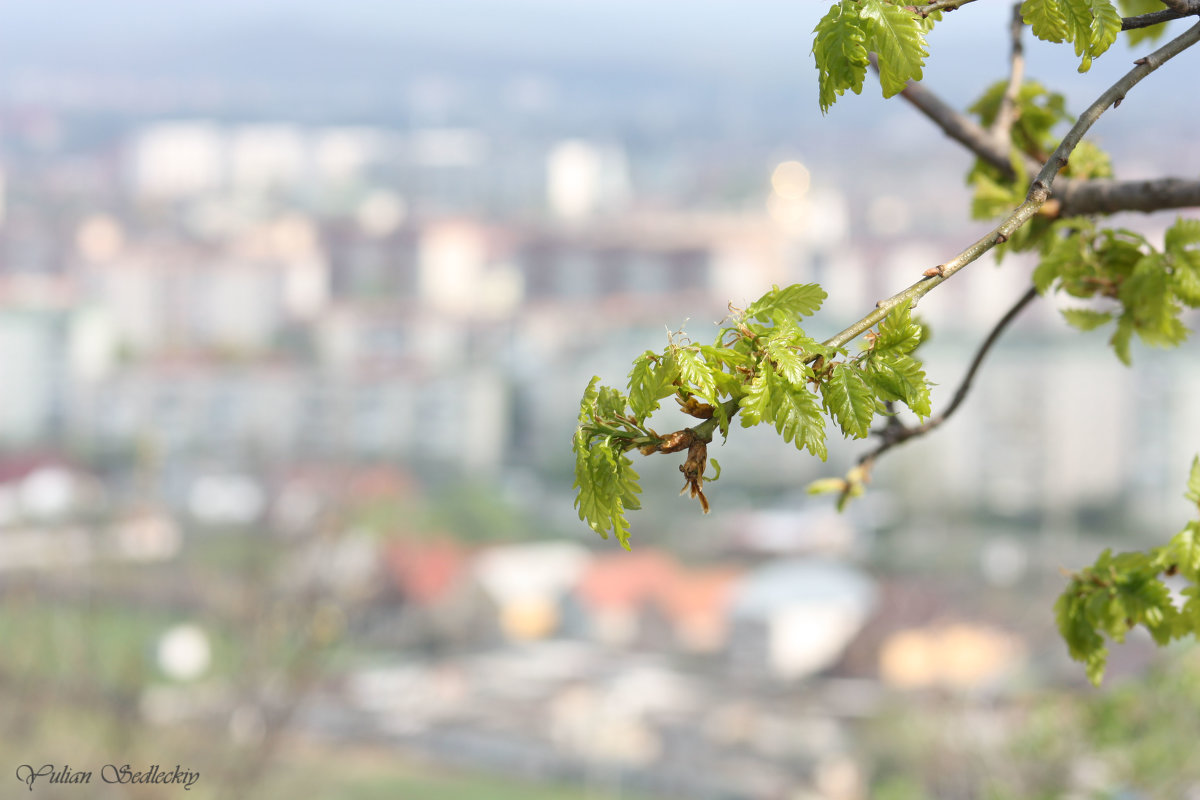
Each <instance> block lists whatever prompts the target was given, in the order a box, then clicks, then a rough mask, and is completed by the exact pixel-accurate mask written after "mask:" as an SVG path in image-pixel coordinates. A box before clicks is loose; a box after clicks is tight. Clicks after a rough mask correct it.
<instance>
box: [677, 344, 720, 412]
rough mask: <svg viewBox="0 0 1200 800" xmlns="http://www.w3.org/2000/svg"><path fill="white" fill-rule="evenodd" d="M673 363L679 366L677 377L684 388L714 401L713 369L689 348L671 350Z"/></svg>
mask: <svg viewBox="0 0 1200 800" xmlns="http://www.w3.org/2000/svg"><path fill="white" fill-rule="evenodd" d="M671 352H672V354H673V355H674V357H675V363H677V364H678V365H679V377H680V378H681V379H682V381H683V384H684V387H685V388H687V389H689V390H690V391H692V392H694V393H696V394H699V395H701V396H703V397H705V398H707V399H709V400H715V399H716V395H717V384H716V379H715V377H714V375H713V368H712V367H710V366H709V365H708V364H707V363H706V362H705V361H704V360H703V359H701V358H700V356H699V354H698V353H697V352H696V351H695V350H694V349H692V348H690V347H679V346H676V347H673V348H672V349H671Z"/></svg>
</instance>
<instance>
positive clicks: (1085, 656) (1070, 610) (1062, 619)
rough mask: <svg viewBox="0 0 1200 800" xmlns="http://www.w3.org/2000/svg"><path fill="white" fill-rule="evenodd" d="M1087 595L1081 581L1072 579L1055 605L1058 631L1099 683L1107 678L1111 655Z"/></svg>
mask: <svg viewBox="0 0 1200 800" xmlns="http://www.w3.org/2000/svg"><path fill="white" fill-rule="evenodd" d="M1087 606H1088V603H1087V595H1086V594H1085V592H1084V590H1083V588H1082V586H1081V585H1080V581H1079V580H1078V579H1075V580H1072V581H1071V583H1070V584H1069V585H1068V586H1067V588H1066V589H1065V590H1064V591H1063V593H1062V594H1061V595H1059V598H1058V601H1057V602H1056V603H1055V604H1054V611H1055V621H1056V622H1057V623H1058V632H1059V634H1060V635H1061V636H1062V638H1063V641H1064V642H1066V644H1067V652H1068V653H1070V655H1071V658H1073V659H1075V660H1076V661H1081V662H1083V663H1084V664H1085V665H1086V667H1087V676H1088V680H1090V681H1091V682H1092V683H1093V684H1096V685H1099V683H1100V680H1101V679H1102V678H1103V677H1104V665H1105V660H1106V658H1107V656H1108V651H1107V648H1105V646H1104V637H1103V636H1101V635H1100V634H1099V633H1097V632H1096V628H1095V625H1093V623H1092V621H1091V620H1090V619H1089V615H1088V613H1087Z"/></svg>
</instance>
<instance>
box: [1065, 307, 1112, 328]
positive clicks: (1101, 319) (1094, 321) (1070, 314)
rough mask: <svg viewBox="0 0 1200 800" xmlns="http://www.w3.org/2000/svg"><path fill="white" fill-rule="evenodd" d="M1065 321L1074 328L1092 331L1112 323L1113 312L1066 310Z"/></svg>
mask: <svg viewBox="0 0 1200 800" xmlns="http://www.w3.org/2000/svg"><path fill="white" fill-rule="evenodd" d="M1061 313H1062V315H1063V319H1065V320H1066V321H1067V323H1068V324H1069V325H1071V327H1073V328H1078V329H1079V330H1081V331H1090V330H1095V329H1096V328H1099V327H1100V326H1101V325H1104V324H1106V323H1108V322H1111V321H1112V318H1113V315H1112V312H1111V311H1093V310H1092V309H1090V308H1064V309H1062V311H1061Z"/></svg>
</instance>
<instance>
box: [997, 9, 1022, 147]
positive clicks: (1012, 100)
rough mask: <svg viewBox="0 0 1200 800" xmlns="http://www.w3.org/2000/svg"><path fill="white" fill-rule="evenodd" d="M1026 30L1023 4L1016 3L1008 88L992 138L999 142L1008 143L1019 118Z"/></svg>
mask: <svg viewBox="0 0 1200 800" xmlns="http://www.w3.org/2000/svg"><path fill="white" fill-rule="evenodd" d="M1024 29H1025V20H1024V18H1023V17H1022V16H1021V4H1020V3H1014V4H1013V9H1012V23H1011V26H1010V32H1011V34H1012V55H1011V57H1010V58H1009V64H1010V66H1009V70H1008V86H1006V87H1005V88H1004V97H1003V98H1001V100H1000V110H999V111H998V112H997V113H996V122H995V124H994V125H992V131H991V133H992V138H993V139H995V140H996V141H997V142H1003V143H1007V142H1008V141H1009V138H1010V134H1011V132H1012V126H1013V123H1014V122H1015V121H1016V118H1017V94H1018V93H1019V92H1020V91H1021V84H1022V83H1023V82H1024V81H1025V48H1024V46H1023V45H1022V44H1021V32H1022V31H1023V30H1024Z"/></svg>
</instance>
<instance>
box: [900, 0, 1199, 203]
mask: <svg viewBox="0 0 1200 800" xmlns="http://www.w3.org/2000/svg"><path fill="white" fill-rule="evenodd" d="M1197 2H1200V0H1197ZM1167 13H1169V14H1171V15H1172V16H1171V17H1170V18H1171V19H1178V18H1180V16H1181V15H1179V14H1177V13H1176V12H1174V11H1171V12H1167ZM1196 13H1200V10H1198V11H1197V12H1196ZM1144 16H1152V15H1144ZM1129 19H1131V20H1132V19H1139V18H1138V17H1130V18H1129ZM1160 21H1165V20H1160ZM1014 25H1015V21H1014ZM1018 41H1019V39H1016V38H1015V39H1014V48H1015V46H1016V43H1017V42H1018ZM1176 43H1179V49H1178V50H1171V49H1169V48H1171V47H1172V46H1173V45H1175V44H1176ZM1195 43H1196V36H1195V29H1194V28H1193V29H1189V30H1188V31H1187V32H1185V33H1184V34H1183V35H1181V36H1179V37H1177V38H1176V39H1174V40H1172V42H1169V43H1168V44H1166V45H1164V46H1163V47H1162V48H1160V49H1159V50H1157V51H1155V52H1154V53H1153V54H1151V55H1150V56H1147V57H1146V58H1145V59H1138V61H1137V62H1135V64H1137V66H1138V67H1139V68H1140V67H1143V66H1148V65H1151V64H1152V65H1153V66H1152V67H1151V68H1150V70H1149V71H1153V70H1154V69H1157V68H1158V66H1159V65H1161V64H1162V63H1163V62H1165V61H1166V60H1167V59H1169V58H1171V57H1173V56H1174V55H1176V54H1177V53H1178V52H1182V50H1184V49H1186V48H1188V47H1190V46H1191V45H1193V44H1195ZM1014 58H1016V55H1015V54H1014ZM1014 69H1015V64H1014ZM1136 71H1137V70H1136V69H1135V70H1133V71H1131V72H1130V73H1129V74H1128V75H1126V78H1128V77H1129V75H1132V74H1134V72H1136ZM1145 74H1149V73H1148V72H1147V73H1145ZM1141 77H1145V75H1144V74H1143V75H1141ZM1141 77H1138V78H1137V80H1134V81H1133V82H1131V83H1128V84H1125V83H1124V81H1125V79H1124V78H1123V79H1122V81H1118V82H1117V84H1114V86H1113V88H1112V89H1110V90H1109V91H1110V92H1112V95H1111V97H1110V98H1109V102H1108V104H1109V105H1113V104H1117V103H1119V102H1120V101H1121V100H1123V99H1124V97H1125V94H1124V92H1125V91H1126V90H1127V89H1128V88H1129V87H1132V86H1133V85H1134V84H1135V83H1137V81H1138V80H1141ZM1012 85H1013V84H1012V81H1011V80H1010V83H1009V87H1010V91H1011V87H1012ZM1121 86H1124V87H1125V89H1119V88H1118V87H1121ZM1007 95H1008V92H1006V97H1007ZM900 96H901V97H903V98H904V99H905V100H907V101H908V102H909V103H910V104H912V105H913V107H915V108H916V109H917V110H918V111H920V112H921V113H922V114H924V115H925V116H926V117H928V118H929V120H930V121H931V122H933V123H934V124H935V125H937V126H938V127H939V128H941V129H942V131H943V132H944V133H945V134H946V135H947V136H949V137H950V138H951V139H954V140H955V141H956V142H958V143H959V144H961V145H963V146H964V147H966V148H967V150H969V151H970V152H972V153H974V154H975V155H976V156H977V157H978V158H979V159H981V160H982V161H984V162H986V163H988V164H990V165H991V166H993V167H995V168H996V169H998V170H999V171H1000V173H1001V174H1002V175H1003V176H1004V177H1005V178H1006V179H1008V180H1013V179H1015V178H1016V173H1015V172H1014V171H1013V167H1012V162H1011V161H1010V160H1009V145H1008V141H1007V137H1005V138H999V137H997V136H996V135H995V134H996V132H998V131H997V128H998V124H997V127H994V128H993V131H992V132H989V131H987V130H985V129H984V128H983V127H981V126H980V125H978V124H977V123H976V122H975V121H974V120H972V119H971V118H970V117H968V116H966V115H965V114H962V113H961V112H959V111H957V110H956V109H954V108H953V107H952V106H950V105H949V104H948V103H946V102H945V101H944V100H942V99H941V98H940V97H938V95H936V94H935V93H934V92H932V91H931V90H929V89H928V88H926V87H925V86H924V85H923V84H920V83H916V82H909V84H908V86H906V87H905V88H904V90H903V91H901V92H900ZM1107 107H1108V106H1107V105H1105V106H1104V107H1103V109H1102V111H1103V110H1104V109H1107ZM1001 111H1002V113H1003V108H1002V109H1001ZM1081 119H1082V118H1081ZM999 122H1000V118H999V117H998V118H997V123H999ZM1009 124H1011V123H1009ZM1087 127H1091V123H1088V125H1087ZM1086 129H1087V128H1083V129H1082V130H1086ZM1072 130H1074V129H1072ZM1068 135H1070V134H1068ZM1079 135H1080V136H1082V132H1081V133H1080V134H1079ZM1064 141H1065V139H1064ZM1075 144H1078V142H1076V143H1075ZM1075 144H1072V145H1071V149H1072V150H1073V149H1074V147H1075ZM1068 152H1069V151H1068ZM1052 160H1053V159H1052ZM1026 165H1027V166H1028V167H1029V169H1030V172H1032V171H1034V170H1038V169H1040V168H1041V167H1042V166H1043V165H1041V164H1038V163H1037V162H1035V161H1034V160H1033V159H1031V158H1028V157H1027V156H1026ZM1054 198H1055V199H1056V200H1059V201H1060V202H1061V204H1062V206H1061V208H1060V209H1059V210H1058V211H1057V212H1056V216H1077V215H1086V214H1113V213H1116V212H1118V211H1142V212H1151V211H1160V210H1165V209H1169V208H1188V207H1192V206H1198V205H1200V181H1185V180H1182V179H1178V178H1165V179H1159V180H1147V181H1114V180H1109V179H1087V180H1079V179H1070V178H1063V179H1062V180H1061V181H1060V182H1059V189H1058V190H1057V191H1056V192H1055V193H1054Z"/></svg>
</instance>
